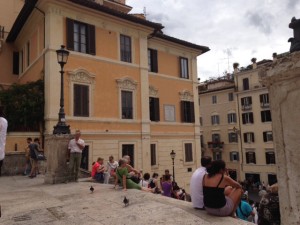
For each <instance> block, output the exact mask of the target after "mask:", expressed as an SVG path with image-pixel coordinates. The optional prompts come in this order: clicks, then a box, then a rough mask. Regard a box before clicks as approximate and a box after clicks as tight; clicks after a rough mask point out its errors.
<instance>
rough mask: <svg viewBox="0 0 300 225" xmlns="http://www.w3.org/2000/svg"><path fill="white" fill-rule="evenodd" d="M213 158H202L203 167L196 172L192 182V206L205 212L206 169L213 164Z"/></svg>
mask: <svg viewBox="0 0 300 225" xmlns="http://www.w3.org/2000/svg"><path fill="white" fill-rule="evenodd" d="M211 161H212V159H211V157H210V156H204V157H202V158H201V165H202V166H201V167H199V168H198V169H196V170H195V172H194V173H193V175H192V177H191V182H190V191H191V199H192V204H193V207H194V208H195V209H200V210H204V209H205V207H204V203H203V185H202V181H203V177H204V175H205V174H206V173H207V172H206V168H208V167H209V166H210V164H211Z"/></svg>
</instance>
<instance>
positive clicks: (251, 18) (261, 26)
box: [246, 11, 273, 35]
mask: <svg viewBox="0 0 300 225" xmlns="http://www.w3.org/2000/svg"><path fill="white" fill-rule="evenodd" d="M246 17H247V19H248V22H249V23H250V25H252V26H254V27H256V28H257V29H258V30H260V31H261V32H263V33H264V34H266V35H269V34H271V32H272V28H271V27H272V25H271V23H272V20H273V16H272V15H271V14H269V13H263V12H250V11H248V12H247V13H246Z"/></svg>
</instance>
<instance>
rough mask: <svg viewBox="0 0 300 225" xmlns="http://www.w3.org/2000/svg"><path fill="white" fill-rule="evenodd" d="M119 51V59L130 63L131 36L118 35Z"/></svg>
mask: <svg viewBox="0 0 300 225" xmlns="http://www.w3.org/2000/svg"><path fill="white" fill-rule="evenodd" d="M120 51H121V61H123V62H129V63H131V62H132V59H131V37H129V36H126V35H122V34H121V35H120Z"/></svg>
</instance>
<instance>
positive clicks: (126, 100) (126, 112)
mask: <svg viewBox="0 0 300 225" xmlns="http://www.w3.org/2000/svg"><path fill="white" fill-rule="evenodd" d="M121 95H122V96H121V98H122V119H133V104H132V92H131V91H122V92H121Z"/></svg>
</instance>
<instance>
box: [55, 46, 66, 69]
mask: <svg viewBox="0 0 300 225" xmlns="http://www.w3.org/2000/svg"><path fill="white" fill-rule="evenodd" d="M56 54H57V62H58V63H59V64H60V65H65V64H66V63H67V61H68V57H69V51H67V50H65V46H64V45H61V48H60V49H59V50H56Z"/></svg>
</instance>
